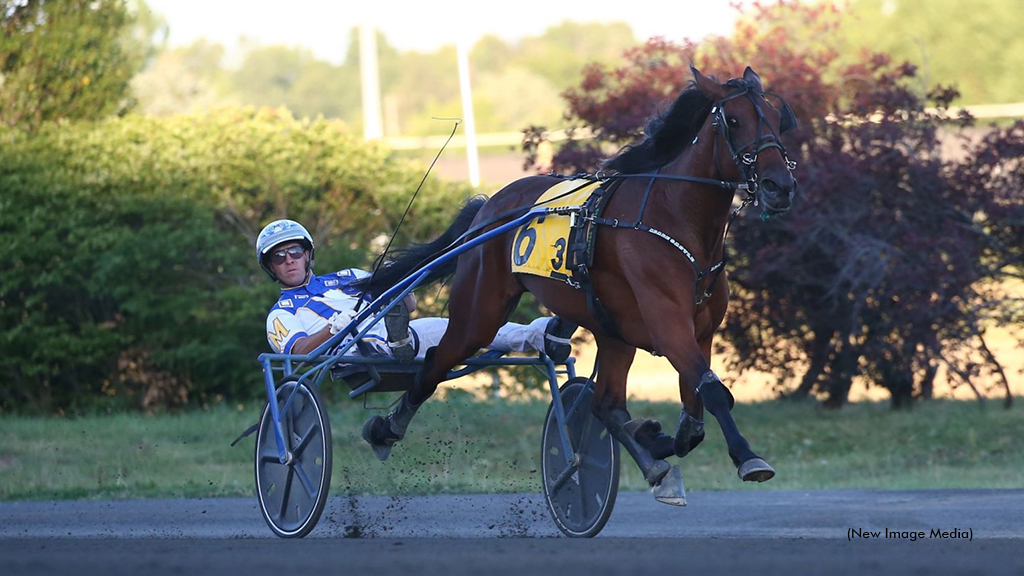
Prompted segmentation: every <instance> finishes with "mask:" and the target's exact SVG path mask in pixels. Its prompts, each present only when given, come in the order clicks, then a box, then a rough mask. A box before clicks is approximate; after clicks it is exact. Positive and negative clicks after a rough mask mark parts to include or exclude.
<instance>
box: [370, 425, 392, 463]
mask: <svg viewBox="0 0 1024 576" xmlns="http://www.w3.org/2000/svg"><path fill="white" fill-rule="evenodd" d="M388 428H390V427H389V426H388V422H387V420H385V419H384V417H383V416H371V417H370V419H369V420H367V421H366V423H365V424H363V440H366V442H367V443H368V444H369V445H370V448H372V449H373V455H374V456H376V457H377V460H380V461H381V462H384V461H385V460H387V459H388V456H390V455H391V448H392V447H393V446H394V445H395V442H397V439H392V438H387V437H383V436H386V435H383V434H382V433H381V431H383V430H386V429H388Z"/></svg>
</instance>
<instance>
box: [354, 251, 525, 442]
mask: <svg viewBox="0 0 1024 576" xmlns="http://www.w3.org/2000/svg"><path fill="white" fill-rule="evenodd" d="M484 254H485V252H484V250H478V251H473V252H471V253H467V254H466V255H464V256H463V258H464V259H465V261H460V263H459V270H458V271H457V272H456V276H455V281H454V282H453V284H452V290H451V297H450V299H449V304H450V314H449V320H448V329H447V330H446V331H445V333H444V336H442V337H441V341H440V342H439V343H438V345H437V347H436V348H434V349H432V350H428V351H427V354H426V357H425V358H424V362H423V367H422V368H421V369H420V371H419V372H418V373H417V374H416V378H415V379H414V380H413V383H412V386H411V387H410V388H409V390H407V391H406V393H405V394H403V395H402V398H401V399H400V400H399V402H398V404H397V405H396V406H395V409H394V410H393V411H392V412H391V413H390V414H388V415H387V416H384V417H382V416H373V417H371V418H370V419H369V420H367V421H366V424H364V425H363V439H364V440H366V441H367V442H369V444H370V446H371V447H372V448H373V451H374V453H375V454H376V455H377V458H379V459H380V460H386V459H387V457H388V455H389V453H390V451H391V447H392V446H394V444H395V443H396V442H398V441H399V440H401V439H402V438H403V437H404V436H405V431H406V429H407V428H408V426H409V423H410V422H411V421H412V418H413V416H415V415H416V411H417V410H419V407H420V406H421V405H422V404H423V402H425V401H426V400H427V398H430V396H432V395H433V394H434V391H436V390H437V386H438V384H440V383H441V382H442V381H444V379H445V378H446V377H447V376H448V371H449V370H451V369H452V368H453V367H454V366H456V365H457V364H459V363H460V362H462V361H464V360H465V359H466V358H469V357H470V356H472V355H473V354H475V353H476V352H477V351H478V350H480V349H481V348H483V347H485V346H487V345H488V344H490V343H491V341H492V340H493V339H494V335H495V334H497V333H498V329H499V328H501V326H502V324H504V322H505V317H506V315H507V309H508V308H509V306H514V305H515V303H516V302H517V301H518V298H519V296H520V294H521V293H522V288H521V287H518V285H516V284H515V282H514V281H512V279H511V276H510V274H509V273H508V271H507V268H503V266H504V262H503V261H501V260H499V259H497V258H493V257H492V258H490V259H488V258H487V257H486V256H484ZM487 261H490V262H492V263H497V264H498V266H495V265H494V264H491V265H486V262H487ZM484 279H486V281H487V282H489V283H490V284H489V286H487V288H486V289H484V288H482V287H481V286H479V284H482V283H484ZM495 283H496V285H495Z"/></svg>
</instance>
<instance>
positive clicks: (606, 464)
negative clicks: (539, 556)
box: [541, 377, 619, 538]
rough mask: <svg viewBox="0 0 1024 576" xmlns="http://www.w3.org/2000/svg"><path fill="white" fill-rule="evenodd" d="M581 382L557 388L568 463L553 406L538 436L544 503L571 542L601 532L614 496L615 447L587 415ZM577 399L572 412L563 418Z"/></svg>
mask: <svg viewBox="0 0 1024 576" xmlns="http://www.w3.org/2000/svg"><path fill="white" fill-rule="evenodd" d="M587 382H588V380H587V379H586V378H582V377H580V378H573V379H572V380H569V381H568V382H566V383H565V384H563V385H562V387H561V398H562V405H563V409H564V410H565V411H566V412H567V414H566V417H567V422H566V429H567V430H566V432H567V433H568V435H569V443H570V444H571V445H572V449H573V451H574V452H575V456H576V457H575V458H572V460H573V462H574V463H573V464H569V461H568V460H567V459H566V455H565V453H564V449H563V444H562V435H561V433H560V432H559V429H558V420H557V418H556V417H555V410H554V404H553V401H552V405H551V406H549V407H548V413H547V416H546V417H545V419H544V433H543V436H542V437H541V475H542V484H543V486H544V499H545V500H547V503H548V510H549V511H550V512H551V517H552V518H553V519H554V520H555V524H556V525H557V526H558V529H559V530H561V531H562V533H563V534H565V535H566V536H570V537H573V538H589V537H591V536H595V535H596V534H597V533H598V532H600V531H601V529H602V528H604V525H605V523H606V522H608V518H609V517H610V516H611V514H612V508H613V507H614V506H615V496H616V495H617V494H618V491H619V444H618V442H616V441H615V439H614V438H612V436H611V434H609V433H608V430H607V429H606V428H605V427H604V424H602V423H601V421H600V420H598V419H597V418H596V417H595V416H594V415H593V413H592V412H591V410H590V402H591V397H592V396H593V388H592V387H588V386H587V385H586V384H587ZM580 395H583V397H582V398H581V399H580V403H579V405H578V407H577V409H576V411H575V413H573V414H568V411H569V409H570V408H572V406H573V404H575V403H576V398H577V397H579V396H580Z"/></svg>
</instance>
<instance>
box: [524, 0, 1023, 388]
mask: <svg viewBox="0 0 1024 576" xmlns="http://www.w3.org/2000/svg"><path fill="white" fill-rule="evenodd" d="M841 18H842V14H841V13H840V12H839V11H838V10H837V9H836V8H834V7H832V6H829V5H815V6H804V5H799V4H795V3H790V2H782V3H779V4H772V5H761V4H754V5H752V6H750V7H749V8H748V9H747V11H746V12H745V13H744V14H743V15H742V18H741V21H740V24H739V25H738V26H737V28H736V30H735V33H734V34H733V36H732V37H731V38H722V37H719V38H713V39H710V40H707V41H705V42H703V43H699V44H698V43H690V42H687V43H683V44H675V43H671V42H666V41H663V40H653V41H650V42H648V43H647V44H646V45H644V46H642V47H639V48H636V49H634V50H632V51H630V52H628V53H627V54H626V57H627V63H626V64H625V65H623V66H620V67H619V68H615V69H608V68H605V67H602V66H598V65H594V66H590V67H588V68H587V69H585V70H584V73H583V80H582V82H581V83H580V85H579V86H578V87H576V88H572V89H570V90H568V91H566V92H565V94H564V97H565V99H566V100H567V102H568V111H567V113H566V120H567V121H568V122H569V123H570V124H571V126H572V127H573V128H572V129H571V130H569V136H570V138H569V140H568V141H566V142H565V143H564V144H563V145H561V147H560V149H559V150H558V152H557V153H556V154H555V156H554V166H553V169H554V170H555V171H558V172H563V173H575V172H581V171H582V172H593V171H595V170H596V169H597V168H598V166H599V162H600V160H601V159H603V158H605V157H607V156H608V155H609V154H610V153H611V152H614V150H615V149H617V148H618V147H620V146H622V145H625V144H628V143H630V142H632V141H634V140H636V139H637V138H639V137H640V136H641V133H642V132H641V130H642V127H643V123H644V119H645V118H646V117H647V116H648V115H649V114H650V113H651V112H652V111H653V110H656V109H658V107H659V106H663V105H664V104H665V103H666V102H667V101H668V100H669V99H671V98H672V97H674V96H675V95H676V94H677V93H678V92H679V91H680V90H682V89H683V88H685V86H686V82H687V81H688V80H689V65H690V64H691V63H692V64H693V65H695V66H696V67H697V68H698V69H700V70H701V71H702V72H704V73H705V74H713V75H716V76H718V78H719V79H720V80H724V79H726V78H729V77H732V76H736V75H738V74H739V73H740V72H741V71H742V70H743V68H744V67H745V66H748V65H749V66H751V67H752V68H753V69H754V70H756V71H757V72H758V74H759V75H760V76H761V78H762V79H763V80H764V81H765V84H766V87H767V89H768V90H770V91H772V92H775V93H778V94H779V95H781V96H782V97H784V98H785V99H786V100H787V101H788V102H789V104H790V105H791V106H792V107H793V109H794V110H795V111H796V115H797V117H798V119H799V121H800V128H799V129H798V130H795V131H793V132H791V133H789V134H787V135H786V136H784V138H785V144H786V146H787V148H788V149H789V150H790V157H791V158H792V159H795V160H797V161H798V163H799V167H798V168H797V171H796V173H795V174H796V176H797V179H798V180H799V183H800V194H799V198H798V201H797V202H796V204H795V206H794V208H793V210H792V212H791V213H790V215H788V216H787V217H785V218H782V219H778V220H772V221H768V222H762V221H761V220H760V219H759V218H757V216H758V214H756V213H754V212H753V211H749V212H747V213H746V214H745V216H744V217H742V218H739V219H738V220H737V222H736V224H735V226H734V227H733V231H734V232H733V233H731V237H730V239H729V241H728V247H729V252H730V257H731V263H730V270H729V277H730V281H731V282H730V286H731V288H732V296H733V298H732V301H731V303H730V314H729V315H728V316H727V320H726V323H725V325H724V326H723V329H722V335H723V336H724V339H725V341H726V342H727V344H728V345H729V346H731V348H732V350H733V352H734V354H730V355H729V356H728V357H729V358H731V359H732V360H731V361H732V362H733V363H734V366H733V368H737V369H741V370H743V369H756V370H760V371H765V372H770V373H772V374H774V375H775V376H776V377H777V379H776V381H777V384H776V386H777V389H778V391H779V392H780V393H781V394H785V395H790V396H797V397H803V396H807V395H810V394H812V393H813V394H818V395H821V396H822V397H823V398H824V401H825V404H826V405H827V406H831V407H838V406H841V405H842V404H843V403H844V402H845V401H846V400H847V397H848V393H849V391H850V387H851V385H852V382H853V380H854V378H858V377H859V378H862V379H863V380H864V381H865V382H867V383H869V385H877V386H882V387H884V388H886V389H888V390H889V391H890V392H891V395H892V399H893V404H894V406H896V407H901V406H907V405H909V401H910V400H911V399H913V398H914V397H919V396H924V397H928V396H930V395H931V392H932V386H933V382H934V380H935V378H936V376H937V374H939V372H940V371H943V372H945V373H946V374H947V377H948V380H949V381H950V382H952V383H953V384H954V385H960V384H963V385H968V386H971V387H972V388H974V389H975V391H976V392H977V393H978V396H979V398H983V397H984V395H985V390H984V389H983V388H984V387H985V386H997V387H999V388H1000V389H1002V390H1003V391H1004V392H1005V398H1006V405H1009V403H1010V402H1011V398H1012V397H1011V394H1010V385H1009V382H1008V379H1007V377H1006V375H1005V374H1004V373H1003V369H1002V367H1001V365H1000V363H999V362H998V360H997V359H996V357H995V355H994V354H993V353H992V352H991V350H990V348H989V346H988V342H987V341H986V330H987V329H989V328H990V327H992V326H999V325H1006V324H1010V323H1015V322H1019V321H1020V320H1021V319H1022V313H1021V305H1020V304H1021V303H1020V299H1018V298H1014V297H1013V296H1012V294H1010V293H1009V292H1008V291H1007V290H1006V288H1005V286H1006V285H1005V283H1004V281H1005V280H1006V279H1007V278H1010V277H1016V278H1020V277H1021V270H1022V268H1021V264H1022V262H1024V253H1022V246H1024V202H1022V201H1021V199H1020V194H1021V190H1022V189H1024V166H1022V159H1024V122H1018V123H1016V124H1014V125H1012V126H1010V127H1003V128H994V127H993V128H990V129H986V130H985V131H978V130H975V129H972V128H971V126H972V125H973V122H972V119H971V118H970V117H969V116H968V115H967V114H964V113H960V114H958V115H957V116H955V117H951V116H950V115H949V114H948V113H947V110H948V109H949V105H950V103H951V102H952V101H953V100H954V99H955V98H956V96H957V93H956V91H955V89H953V88H949V87H936V88H934V89H933V90H931V91H930V92H929V93H928V94H920V93H918V92H917V91H916V90H915V89H914V84H913V81H912V79H913V78H914V74H915V69H914V67H913V66H911V65H907V64H897V63H894V62H892V61H891V59H890V58H888V57H887V56H886V55H884V54H878V53H871V52H863V53H860V54H858V55H856V56H851V55H850V54H848V53H846V52H845V51H843V50H841V49H840V46H839V39H838V35H837V34H835V31H836V27H837V25H838V23H839V21H840V19H841ZM841 54H842V55H843V57H842V58H840V55H841ZM979 133H981V134H982V135H983V136H982V137H981V138H980V140H978V138H977V135H978V134H979ZM972 136H973V137H974V141H972V139H971V137H972ZM543 138H544V130H543V128H539V127H533V128H531V129H529V130H527V132H526V137H525V139H524V149H525V150H526V152H527V164H528V165H530V164H531V163H533V162H535V160H536V156H535V152H536V149H537V148H536V147H537V145H538V144H539V143H540V142H541V141H543ZM949 149H956V150H957V151H958V153H956V154H950V153H949V152H948V150H949ZM944 150H945V151H946V152H944ZM982 383H985V384H982Z"/></svg>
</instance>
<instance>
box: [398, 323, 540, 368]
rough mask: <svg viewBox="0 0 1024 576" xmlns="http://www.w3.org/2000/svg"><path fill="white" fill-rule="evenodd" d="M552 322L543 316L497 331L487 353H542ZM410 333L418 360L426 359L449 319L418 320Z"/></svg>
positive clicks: (411, 324) (446, 327)
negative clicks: (547, 330)
mask: <svg viewBox="0 0 1024 576" xmlns="http://www.w3.org/2000/svg"><path fill="white" fill-rule="evenodd" d="M552 320H554V318H553V317H547V316H541V317H540V318H537V319H536V320H534V321H533V322H530V323H529V324H516V323H515V322H508V323H506V324H505V325H504V326H502V327H501V328H499V329H498V333H497V334H496V335H495V336H494V340H492V341H491V344H490V346H488V347H487V349H488V350H500V351H502V352H543V351H544V329H545V328H547V327H548V322H551V321H552ZM409 329H410V330H411V331H413V332H415V334H414V335H413V340H414V341H415V342H417V344H418V346H417V348H416V357H417V358H423V357H424V356H425V355H426V353H427V350H428V349H430V348H432V347H434V346H437V344H438V343H439V342H440V341H441V337H442V336H444V333H445V331H446V330H448V319H447V318H417V319H415V320H411V321H410V322H409Z"/></svg>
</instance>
